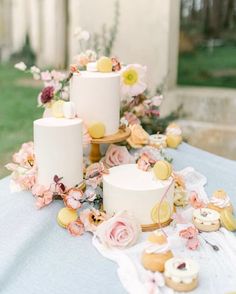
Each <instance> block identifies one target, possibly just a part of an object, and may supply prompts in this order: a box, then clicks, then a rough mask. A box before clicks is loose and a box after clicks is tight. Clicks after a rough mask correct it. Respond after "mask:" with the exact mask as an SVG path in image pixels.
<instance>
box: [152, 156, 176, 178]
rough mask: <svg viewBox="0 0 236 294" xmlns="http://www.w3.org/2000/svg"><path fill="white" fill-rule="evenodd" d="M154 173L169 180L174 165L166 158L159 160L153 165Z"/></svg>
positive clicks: (157, 176)
mask: <svg viewBox="0 0 236 294" xmlns="http://www.w3.org/2000/svg"><path fill="white" fill-rule="evenodd" d="M153 172H154V175H155V176H156V178H157V179H159V180H167V179H168V178H169V177H170V176H171V173H172V166H171V164H170V163H169V162H167V161H166V160H159V161H157V162H156V163H155V165H154V167H153Z"/></svg>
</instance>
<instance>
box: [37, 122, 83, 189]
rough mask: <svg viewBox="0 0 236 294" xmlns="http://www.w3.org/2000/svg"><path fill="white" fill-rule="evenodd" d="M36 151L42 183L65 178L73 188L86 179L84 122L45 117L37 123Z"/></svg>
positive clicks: (39, 176) (65, 181) (46, 184)
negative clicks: (84, 168)
mask: <svg viewBox="0 0 236 294" xmlns="http://www.w3.org/2000/svg"><path fill="white" fill-rule="evenodd" d="M34 148H35V158H36V164H37V167H38V178H37V181H38V183H39V184H42V185H44V186H46V187H48V186H50V185H51V184H52V183H53V177H54V176H55V175H58V176H59V177H63V180H62V182H63V183H64V184H65V185H66V187H68V188H70V187H73V186H75V185H77V184H80V183H81V182H82V180H83V150H82V120H80V119H65V118H54V117H50V118H43V119H38V120H36V121H34Z"/></svg>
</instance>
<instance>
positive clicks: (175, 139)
mask: <svg viewBox="0 0 236 294" xmlns="http://www.w3.org/2000/svg"><path fill="white" fill-rule="evenodd" d="M181 142H182V136H175V135H167V137H166V143H167V146H168V147H170V148H177V147H178V146H179V144H180V143H181Z"/></svg>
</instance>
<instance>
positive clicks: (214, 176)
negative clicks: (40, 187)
mask: <svg viewBox="0 0 236 294" xmlns="http://www.w3.org/2000/svg"><path fill="white" fill-rule="evenodd" d="M167 153H168V154H169V155H170V156H172V157H173V158H174V162H173V164H174V167H175V169H176V170H180V169H182V168H184V167H187V166H193V167H194V168H195V169H196V170H198V171H199V172H201V173H202V174H204V175H205V176H207V178H208V184H207V187H206V191H207V192H208V193H209V194H211V193H212V192H213V191H214V190H215V189H218V188H223V189H225V190H226V191H227V192H228V194H229V196H230V198H231V200H232V203H233V204H234V206H235V207H236V181H235V180H236V162H235V161H230V160H227V159H224V158H221V157H218V156H215V155H212V154H210V153H207V152H204V151H201V150H199V149H196V148H194V147H191V146H189V145H187V144H182V145H181V146H180V147H179V148H178V150H168V151H167ZM62 206H63V204H62V202H60V201H56V202H54V203H53V204H52V205H50V206H48V207H47V208H44V209H42V210H36V209H35V203H34V198H33V197H32V196H31V194H30V193H28V192H21V193H15V194H11V193H10V191H9V178H5V179H2V180H1V181H0V293H4V294H18V293H22V294H29V293H32V294H44V293H45V294H49V293H50V294H69V293H73V294H74V293H80V294H84V293H86V294H93V293H94V294H97V293H99V294H103V293H104V294H110V293H112V294H116V293H119V294H121V293H125V291H124V289H123V288H122V286H121V284H120V282H119V279H118V277H117V274H116V265H115V264H114V263H113V262H111V261H109V260H107V259H105V258H103V257H102V256H101V255H100V254H99V253H98V252H97V251H96V249H95V248H94V247H93V246H92V244H91V236H90V235H89V234H84V235H83V236H82V237H78V238H74V237H71V236H70V235H69V234H68V233H67V231H66V230H64V229H62V228H60V227H59V226H58V225H57V223H56V216H57V212H58V210H59V209H60V208H61V207H62Z"/></svg>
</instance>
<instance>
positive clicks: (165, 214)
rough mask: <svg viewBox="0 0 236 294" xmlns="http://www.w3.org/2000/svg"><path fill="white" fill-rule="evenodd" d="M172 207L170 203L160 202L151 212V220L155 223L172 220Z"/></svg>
mask: <svg viewBox="0 0 236 294" xmlns="http://www.w3.org/2000/svg"><path fill="white" fill-rule="evenodd" d="M171 213H172V210H171V207H170V204H169V203H168V201H166V200H163V201H162V202H161V203H160V202H158V203H157V204H156V205H155V206H154V207H153V209H152V211H151V218H152V221H153V222H154V223H158V222H160V223H165V222H167V221H168V220H169V219H170V218H171Z"/></svg>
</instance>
